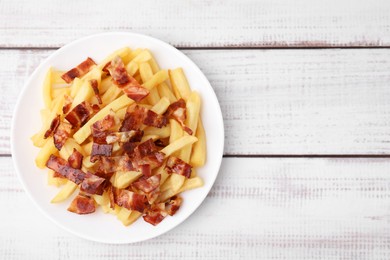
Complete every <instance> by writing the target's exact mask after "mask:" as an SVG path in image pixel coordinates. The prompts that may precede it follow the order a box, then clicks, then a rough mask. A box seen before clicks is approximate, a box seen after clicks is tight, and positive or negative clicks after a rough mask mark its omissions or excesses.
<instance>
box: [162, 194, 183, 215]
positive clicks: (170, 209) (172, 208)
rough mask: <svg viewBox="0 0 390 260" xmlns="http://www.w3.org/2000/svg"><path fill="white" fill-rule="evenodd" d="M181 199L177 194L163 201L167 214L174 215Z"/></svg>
mask: <svg viewBox="0 0 390 260" xmlns="http://www.w3.org/2000/svg"><path fill="white" fill-rule="evenodd" d="M182 201H183V200H182V198H180V197H178V196H174V197H172V198H171V199H170V200H168V201H167V202H166V203H165V211H166V212H167V213H168V215H170V216H173V215H175V213H176V212H177V211H178V210H179V208H180V206H181V203H182Z"/></svg>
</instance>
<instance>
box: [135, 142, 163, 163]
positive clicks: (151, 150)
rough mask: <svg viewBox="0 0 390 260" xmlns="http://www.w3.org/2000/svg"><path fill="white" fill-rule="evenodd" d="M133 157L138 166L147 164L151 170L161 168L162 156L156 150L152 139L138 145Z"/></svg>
mask: <svg viewBox="0 0 390 260" xmlns="http://www.w3.org/2000/svg"><path fill="white" fill-rule="evenodd" d="M134 155H135V160H136V163H137V164H138V165H143V164H149V165H150V167H151V168H155V167H158V166H161V165H162V163H163V161H164V154H163V153H162V152H159V151H158V150H157V147H156V145H155V144H154V142H153V139H149V140H147V141H145V142H143V143H141V144H139V145H138V146H137V147H136V148H135V149H134Z"/></svg>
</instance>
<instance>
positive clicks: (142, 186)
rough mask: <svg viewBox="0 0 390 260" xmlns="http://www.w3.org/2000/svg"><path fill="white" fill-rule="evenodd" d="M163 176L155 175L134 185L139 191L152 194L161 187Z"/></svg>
mask: <svg viewBox="0 0 390 260" xmlns="http://www.w3.org/2000/svg"><path fill="white" fill-rule="evenodd" d="M160 180H161V174H157V175H154V176H152V177H149V178H147V179H141V180H138V181H136V182H134V183H133V184H132V186H133V187H135V188H136V189H138V190H141V191H143V192H145V193H150V192H152V191H153V190H155V189H157V188H158V187H159V186H160Z"/></svg>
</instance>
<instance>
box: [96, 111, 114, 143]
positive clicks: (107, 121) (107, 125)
mask: <svg viewBox="0 0 390 260" xmlns="http://www.w3.org/2000/svg"><path fill="white" fill-rule="evenodd" d="M116 124H117V117H116V116H115V113H114V111H112V110H111V111H110V114H108V115H106V116H105V117H104V118H103V119H102V120H99V121H96V122H95V123H93V124H92V126H91V133H92V137H93V141H94V142H95V143H99V144H106V136H107V135H108V134H110V130H111V129H112V128H113V127H114V126H115V125H116Z"/></svg>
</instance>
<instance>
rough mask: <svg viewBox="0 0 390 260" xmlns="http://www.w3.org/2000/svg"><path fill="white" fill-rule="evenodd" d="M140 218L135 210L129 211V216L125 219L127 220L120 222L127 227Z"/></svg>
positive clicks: (139, 214)
mask: <svg viewBox="0 0 390 260" xmlns="http://www.w3.org/2000/svg"><path fill="white" fill-rule="evenodd" d="M141 216H142V213H141V212H138V211H136V210H133V211H131V214H130V216H129V217H128V218H127V220H125V221H122V223H123V225H125V226H129V225H131V224H133V223H134V222H135V221H136V220H137V219H138V218H139V217H141Z"/></svg>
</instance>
